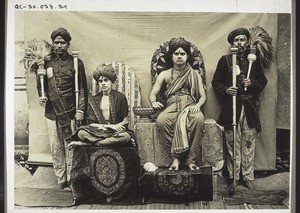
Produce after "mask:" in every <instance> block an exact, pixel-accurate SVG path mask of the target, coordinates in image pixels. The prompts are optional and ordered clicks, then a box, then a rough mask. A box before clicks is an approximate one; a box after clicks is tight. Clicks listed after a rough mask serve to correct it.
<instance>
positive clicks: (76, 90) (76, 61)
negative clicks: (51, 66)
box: [72, 50, 79, 126]
mask: <svg viewBox="0 0 300 213" xmlns="http://www.w3.org/2000/svg"><path fill="white" fill-rule="evenodd" d="M72 55H73V57H74V58H73V59H74V69H75V109H76V110H77V109H78V101H79V90H78V55H79V51H77V50H73V51H72ZM76 126H77V125H76Z"/></svg>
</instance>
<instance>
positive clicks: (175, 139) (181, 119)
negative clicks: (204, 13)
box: [149, 38, 206, 170]
mask: <svg viewBox="0 0 300 213" xmlns="http://www.w3.org/2000/svg"><path fill="white" fill-rule="evenodd" d="M169 45H170V50H169V58H170V59H169V61H171V63H173V67H172V68H171V69H169V70H165V71H162V72H161V73H160V74H159V75H158V77H157V79H156V82H155V84H154V86H153V88H152V91H151V92H150V95H149V100H150V102H151V104H152V107H153V108H155V109H163V111H162V112H161V113H160V114H159V115H158V118H157V121H156V123H157V125H158V127H159V131H160V134H159V135H160V140H161V141H162V142H164V143H167V144H169V145H170V152H171V156H172V158H173V163H172V165H171V166H170V168H169V169H170V170H178V169H179V166H180V164H186V165H188V167H189V169H190V170H198V169H199V166H197V165H196V161H197V160H196V159H197V158H198V157H199V155H200V158H201V144H200V143H201V140H202V137H203V127H204V115H203V113H202V112H201V107H202V106H203V104H204V103H205V102H206V94H205V90H204V87H203V83H202V78H201V76H200V74H199V73H198V72H197V71H196V70H194V69H192V68H191V66H190V64H189V63H188V61H190V57H191V52H190V43H189V42H187V41H186V40H185V39H184V38H174V39H171V40H170V43H169ZM161 92H162V93H163V98H164V100H166V103H165V104H163V103H162V102H160V101H158V97H157V96H158V94H159V93H161Z"/></svg>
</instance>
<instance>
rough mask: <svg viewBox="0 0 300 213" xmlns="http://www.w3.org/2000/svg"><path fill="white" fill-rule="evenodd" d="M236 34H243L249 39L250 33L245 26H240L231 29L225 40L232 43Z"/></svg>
mask: <svg viewBox="0 0 300 213" xmlns="http://www.w3.org/2000/svg"><path fill="white" fill-rule="evenodd" d="M238 35H245V36H246V37H247V39H248V40H249V38H250V33H249V31H248V30H247V29H246V28H245V27H241V28H237V29H235V30H233V31H231V32H230V33H229V35H228V37H227V41H228V42H229V43H230V44H232V43H233V40H234V38H235V37H236V36H238Z"/></svg>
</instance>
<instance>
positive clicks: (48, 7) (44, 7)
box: [15, 4, 68, 10]
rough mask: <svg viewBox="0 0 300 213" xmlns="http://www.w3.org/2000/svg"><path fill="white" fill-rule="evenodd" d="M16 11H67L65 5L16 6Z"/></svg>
mask: <svg viewBox="0 0 300 213" xmlns="http://www.w3.org/2000/svg"><path fill="white" fill-rule="evenodd" d="M15 9H16V10H67V9H68V6H67V5H66V4H57V5H53V4H39V5H36V4H16V5H15Z"/></svg>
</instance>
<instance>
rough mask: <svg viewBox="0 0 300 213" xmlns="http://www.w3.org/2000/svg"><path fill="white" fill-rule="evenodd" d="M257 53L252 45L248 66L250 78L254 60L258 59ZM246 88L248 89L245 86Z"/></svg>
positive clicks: (248, 76)
mask: <svg viewBox="0 0 300 213" xmlns="http://www.w3.org/2000/svg"><path fill="white" fill-rule="evenodd" d="M255 54H256V48H255V47H252V48H251V49H250V53H249V55H248V61H249V67H248V72H247V78H250V72H251V67H252V63H253V62H254V61H256V55H255ZM244 90H245V91H247V87H245V89H244Z"/></svg>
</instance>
